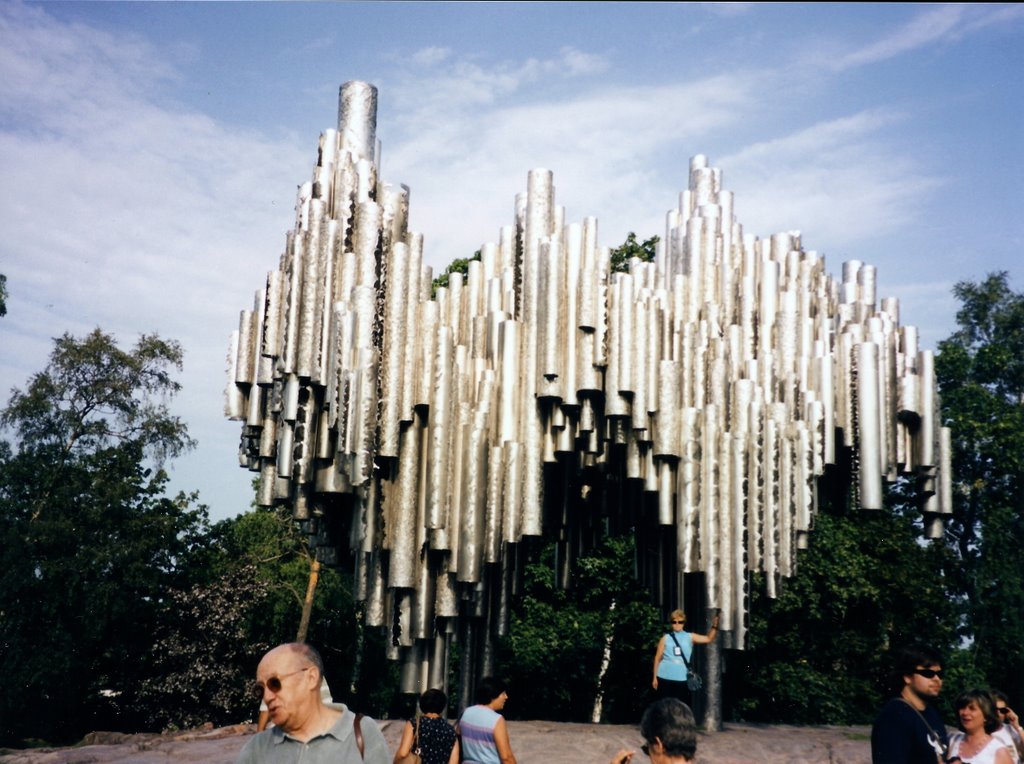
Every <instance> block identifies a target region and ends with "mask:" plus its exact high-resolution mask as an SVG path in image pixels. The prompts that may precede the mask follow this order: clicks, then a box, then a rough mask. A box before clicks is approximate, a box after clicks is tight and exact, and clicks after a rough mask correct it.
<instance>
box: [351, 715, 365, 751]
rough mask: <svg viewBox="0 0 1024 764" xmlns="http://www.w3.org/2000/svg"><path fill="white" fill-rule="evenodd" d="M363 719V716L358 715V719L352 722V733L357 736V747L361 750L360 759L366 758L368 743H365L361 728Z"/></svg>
mask: <svg viewBox="0 0 1024 764" xmlns="http://www.w3.org/2000/svg"><path fill="white" fill-rule="evenodd" d="M362 719H363V715H362V714H356V718H355V719H353V720H352V731H353V732H354V733H355V735H356V746H357V747H358V748H359V758H360V759H364V758H366V753H365V749H366V743H365V742H364V741H363V731H362V730H361V729H360V728H359V722H361V721H362Z"/></svg>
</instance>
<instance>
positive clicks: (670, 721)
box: [640, 698, 697, 761]
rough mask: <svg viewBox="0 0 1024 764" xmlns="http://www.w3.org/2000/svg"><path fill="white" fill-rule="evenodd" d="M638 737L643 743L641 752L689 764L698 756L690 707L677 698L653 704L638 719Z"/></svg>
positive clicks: (665, 699)
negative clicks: (680, 760)
mask: <svg viewBox="0 0 1024 764" xmlns="http://www.w3.org/2000/svg"><path fill="white" fill-rule="evenodd" d="M640 734H641V735H643V737H644V740H646V741H647V742H646V744H645V745H644V753H646V754H647V755H648V756H650V755H651V754H652V753H654V754H657V755H661V756H665V757H667V758H668V759H669V760H672V759H673V758H682V760H683V761H691V760H692V759H693V757H694V755H695V754H696V753H697V722H696V720H695V719H694V718H693V711H691V710H690V707H689V706H688V705H686V704H685V703H683V701H681V700H679V699H677V698H663V699H661V700H659V701H657V702H655V703H652V704H651V705H650V706H648V707H647V710H646V711H644V715H643V717H642V718H641V719H640Z"/></svg>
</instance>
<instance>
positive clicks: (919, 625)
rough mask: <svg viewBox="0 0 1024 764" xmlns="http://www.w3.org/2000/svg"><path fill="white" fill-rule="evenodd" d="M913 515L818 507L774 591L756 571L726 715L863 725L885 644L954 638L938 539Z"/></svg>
mask: <svg viewBox="0 0 1024 764" xmlns="http://www.w3.org/2000/svg"><path fill="white" fill-rule="evenodd" d="M918 533H919V531H918V530H917V528H915V526H914V522H913V519H912V516H911V515H909V514H905V513H904V512H901V511H894V512H892V513H890V512H854V513H840V512H836V511H826V512H821V513H820V514H819V515H818V517H817V518H816V520H815V529H814V532H813V534H812V536H811V542H810V545H809V547H808V548H807V549H806V550H804V551H801V552H800V553H799V557H798V568H797V573H796V575H795V576H793V577H792V578H789V579H785V580H783V581H782V582H781V587H780V591H779V595H778V597H777V598H776V599H774V600H770V599H768V598H767V596H766V595H765V587H764V579H763V575H757V576H754V577H753V580H752V582H751V583H752V585H751V617H750V631H749V634H748V649H747V650H746V651H744V652H742V653H734V654H731V655H729V656H728V664H727V666H728V669H727V672H726V677H725V683H726V688H727V696H728V700H729V704H730V706H731V710H732V714H733V715H734V716H735V717H737V718H741V719H747V720H752V721H762V722H784V723H788V724H863V723H869V722H870V721H871V720H872V719H873V717H874V715H875V714H876V713H877V710H878V705H879V701H880V699H881V697H882V694H881V693H882V692H883V691H884V690H885V689H887V684H888V669H889V658H888V654H889V651H890V650H891V649H893V648H899V647H903V646H906V645H909V644H912V643H914V642H917V641H919V640H920V639H921V637H922V635H927V639H928V640H930V641H931V642H933V643H934V644H936V645H937V646H939V647H942V648H948V647H949V646H951V645H953V644H955V643H956V641H957V640H956V636H957V635H956V626H957V622H958V618H957V613H956V609H955V604H954V603H952V602H950V601H949V600H948V598H947V593H946V589H945V586H944V582H943V580H942V577H941V576H940V575H937V571H939V570H941V566H942V562H943V560H942V557H943V554H944V549H943V547H942V546H941V545H928V546H925V545H922V544H920V543H918V541H917V539H918V537H919V536H918Z"/></svg>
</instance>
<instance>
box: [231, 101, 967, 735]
mask: <svg viewBox="0 0 1024 764" xmlns="http://www.w3.org/2000/svg"><path fill="white" fill-rule="evenodd" d="M376 111H377V91H376V89H375V88H374V87H373V86H372V85H369V84H366V83H362V82H348V83H346V84H344V85H343V86H342V87H341V92H340V98H339V114H338V127H337V129H336V130H335V129H330V130H326V131H325V132H324V133H323V135H322V136H321V137H320V145H319V152H318V156H317V162H316V166H315V167H314V170H313V177H312V179H311V180H310V181H308V182H306V183H305V184H303V185H302V186H301V187H300V189H299V194H298V200H297V204H296V221H295V228H294V230H292V231H291V232H289V233H288V235H287V238H286V242H285V247H284V253H283V254H282V256H281V259H280V263H279V265H278V267H277V268H276V269H275V270H272V271H270V272H269V273H268V274H267V278H266V282H265V285H264V286H263V287H262V288H261V289H260V290H259V291H257V293H256V297H255V301H254V305H253V308H252V309H251V310H243V311H242V313H241V318H240V321H239V328H238V331H236V332H234V333H233V335H232V339H231V350H230V353H229V367H230V368H229V382H228V386H227V397H226V405H225V408H226V414H227V416H228V417H229V418H231V419H237V420H240V421H242V422H243V425H242V441H241V448H240V452H239V455H240V462H241V465H242V466H243V467H246V468H248V469H250V470H253V471H256V472H258V473H259V476H260V479H259V489H258V496H257V501H258V503H259V504H260V505H265V506H271V505H285V506H287V507H289V508H290V510H291V512H292V515H293V516H294V518H295V520H296V521H298V522H299V523H300V524H301V525H302V527H303V528H304V530H305V531H306V532H307V533H308V534H309V536H310V539H311V543H312V545H313V546H314V547H315V549H316V553H317V556H318V558H319V559H320V560H321V561H322V562H324V563H325V564H331V565H339V564H347V565H351V566H354V567H353V569H354V572H355V596H356V598H357V599H358V600H360V601H362V602H364V603H365V623H366V625H367V626H371V627H380V628H383V629H386V630H387V632H388V633H390V634H392V635H393V639H392V641H391V644H390V647H389V657H391V658H393V659H395V660H398V661H400V662H401V664H402V679H401V683H402V691H403V692H420V691H422V690H423V689H426V688H427V687H445V685H446V678H447V676H448V656H449V651H450V647H451V645H452V643H453V641H454V642H457V643H458V644H459V648H460V650H459V654H460V656H461V665H460V666H459V671H460V675H461V677H462V682H461V684H462V696H461V700H462V703H461V705H463V706H464V705H466V704H467V699H468V697H469V696H468V693H469V689H470V687H471V686H472V685H473V684H474V683H475V680H476V679H477V678H478V677H479V676H482V675H484V674H487V673H490V672H491V671H492V669H493V663H494V646H495V640H496V638H498V637H500V636H502V635H503V634H505V633H506V632H507V629H508V624H509V607H510V602H511V601H512V599H513V598H514V597H515V595H516V592H517V589H518V586H519V582H520V576H521V573H522V570H523V566H524V565H525V563H526V562H527V560H528V558H529V554H530V550H531V548H535V547H536V540H538V539H545V540H549V541H554V542H555V543H556V548H557V563H556V567H557V570H556V580H557V581H558V583H559V584H560V585H562V586H568V585H570V582H571V579H572V575H573V569H574V562H575V560H576V559H577V558H578V557H579V555H581V554H583V553H585V552H586V551H587V550H588V549H589V548H591V547H592V546H594V545H595V544H596V543H597V542H598V541H599V540H600V539H601V538H602V536H603V535H604V534H606V533H622V532H627V531H629V530H630V529H632V531H633V532H634V533H635V537H636V542H637V570H636V573H637V577H638V580H639V582H640V583H641V584H643V585H645V586H647V587H649V588H650V589H651V591H652V592H653V593H654V596H655V599H656V602H657V604H658V605H659V606H660V607H661V608H662V610H663V611H665V612H667V611H668V610H671V609H672V608H674V607H676V606H678V605H679V604H680V603H681V602H682V601H683V600H684V598H688V600H687V601H688V602H689V604H690V605H691V609H693V608H694V607H695V606H699V607H700V608H701V610H702V612H704V609H706V610H715V611H719V612H720V614H721V629H722V632H723V633H722V637H723V639H722V640H721V641H722V643H723V645H724V646H725V647H731V648H742V647H743V646H744V642H745V622H746V619H745V615H746V610H745V607H746V600H747V587H748V575H747V573H748V571H762V572H763V573H764V574H765V580H766V582H767V587H768V594H769V595H774V593H775V588H776V586H777V584H778V581H779V580H780V578H781V577H785V576H789V575H792V573H793V572H794V569H795V562H796V551H797V550H798V549H800V548H802V547H804V546H806V544H807V543H808V538H809V536H810V534H811V533H812V532H813V527H814V517H815V512H816V508H817V506H818V503H819V501H820V500H823V498H824V497H825V496H826V494H827V495H828V497H830V499H831V500H840V501H845V502H849V503H851V504H853V505H855V506H858V507H860V508H862V509H864V510H881V509H882V508H883V494H884V484H885V483H886V482H891V481H894V480H896V479H897V477H899V476H901V475H910V476H914V477H915V478H916V479H917V484H918V489H919V490H918V495H919V499H920V504H921V507H922V511H923V513H924V518H925V528H926V533H927V535H929V536H930V537H937V536H939V535H941V534H942V531H943V521H942V517H943V515H945V514H948V513H949V512H950V511H951V498H950V490H951V488H950V482H949V481H950V478H949V476H950V468H949V464H948V462H949V451H950V449H949V432H948V430H946V429H945V428H942V427H940V426H939V417H938V396H937V393H936V386H935V375H934V369H933V356H932V353H931V352H930V351H927V350H920V349H919V348H918V342H917V333H916V330H915V329H914V327H910V326H901V325H900V323H899V308H898V303H897V301H896V300H895V299H884V300H881V301H880V300H879V299H878V297H877V295H876V292H875V269H874V268H873V267H872V266H870V265H867V264H863V263H860V262H857V261H849V262H846V263H844V264H843V268H842V279H841V280H836V279H834V278H832V277H831V276H829V275H828V274H827V273H826V272H825V262H824V258H823V257H821V256H819V255H818V254H817V253H815V252H813V251H805V250H804V249H803V248H802V245H801V240H800V234H799V233H797V232H787V233H777V234H774V235H772V236H770V237H767V238H757V237H755V236H753V235H751V234H747V233H744V231H743V228H742V226H741V225H740V224H739V223H738V222H736V220H735V215H734V203H733V195H732V194H731V193H730V192H729V191H726V190H724V189H723V188H722V178H721V173H720V171H719V170H718V169H715V168H712V167H710V166H708V163H707V160H706V159H705V158H704V157H703V156H696V157H694V158H693V159H692V160H691V162H690V172H689V180H688V189H687V190H686V191H683V192H682V193H681V194H680V196H679V200H678V206H677V207H676V208H674V209H672V210H670V211H669V212H668V214H667V216H666V222H665V232H664V237H663V239H662V242H661V243H659V250H658V254H657V257H656V258H655V259H654V261H653V262H650V263H647V262H641V261H640V260H637V259H634V260H633V261H632V262H631V263H630V265H629V271H628V273H612V272H611V271H610V255H609V249H608V248H607V247H604V246H601V245H600V244H599V241H598V233H597V220H596V219H595V218H585V219H584V220H583V221H582V222H579V223H570V222H567V221H565V220H564V210H563V209H562V208H560V207H558V206H556V204H555V198H554V186H553V178H552V174H551V173H550V172H549V171H547V170H532V171H530V172H529V175H528V179H527V189H526V191H525V193H522V194H520V195H519V196H517V197H516V200H515V210H516V216H515V220H514V221H513V223H512V224H511V225H507V226H504V227H502V228H500V230H499V231H498V235H497V240H496V241H494V242H488V243H486V244H483V246H482V247H481V250H480V259H479V260H478V261H473V262H470V263H469V270H468V273H467V274H466V276H465V277H463V276H462V274H458V273H453V274H451V276H450V279H449V283H448V286H447V287H441V288H439V289H437V290H436V294H433V296H432V272H431V269H430V268H429V267H427V266H425V265H424V263H423V237H422V236H421V235H420V234H417V233H414V232H411V231H409V230H408V227H407V219H408V210H409V191H408V189H407V188H406V187H404V186H394V185H391V184H389V183H386V182H384V181H382V180H381V179H380V178H379V177H378V172H377V167H378V159H379V144H378V142H377V139H376ZM836 497H838V499H837V498H836ZM694 600H700V601H699V602H695V601H694ZM716 654H717V653H712V654H709V660H713V658H712V655H716ZM717 684H718V673H717V671H712V672H710V676H709V682H708V692H709V693H712V694H713V693H715V692H716V691H717V690H716V688H717ZM707 724H708V728H709V729H713V728H715V720H714V719H712V718H709V719H708V720H707Z"/></svg>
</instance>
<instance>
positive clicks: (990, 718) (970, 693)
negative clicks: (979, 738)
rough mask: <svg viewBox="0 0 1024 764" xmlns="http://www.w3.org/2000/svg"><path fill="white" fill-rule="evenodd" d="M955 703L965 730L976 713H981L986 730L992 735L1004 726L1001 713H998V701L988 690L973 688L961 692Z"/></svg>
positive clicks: (961, 727) (960, 722) (962, 727)
mask: <svg viewBox="0 0 1024 764" xmlns="http://www.w3.org/2000/svg"><path fill="white" fill-rule="evenodd" d="M953 705H955V706H956V712H957V717H958V721H959V724H960V729H962V730H964V731H965V732H967V731H968V729H967V728H968V727H969V726H971V725H970V719H971V715H972V714H975V713H978V714H981V716H982V718H983V719H984V722H983V726H984V728H985V732H987V733H988V734H990V735H991V734H992V733H993V732H995V731H996V730H997V729H999V728H1000V727H1001V726H1003V722H1002V720H1001V719H1000V718H999V714H997V713H996V701H995V699H994V698H993V697H992V695H991V693H989V691H988V690H979V689H973V690H966V691H964V692H961V693H960V694H959V695H958V696H957V698H956V703H954V704H953Z"/></svg>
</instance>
